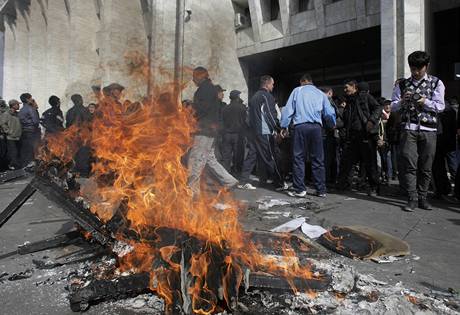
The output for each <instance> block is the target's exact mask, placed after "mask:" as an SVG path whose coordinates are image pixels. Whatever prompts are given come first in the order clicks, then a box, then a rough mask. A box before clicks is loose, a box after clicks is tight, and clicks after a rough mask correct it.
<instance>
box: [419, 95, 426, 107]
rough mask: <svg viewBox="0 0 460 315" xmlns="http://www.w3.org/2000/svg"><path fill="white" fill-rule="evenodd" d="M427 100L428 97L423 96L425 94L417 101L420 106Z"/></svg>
mask: <svg viewBox="0 0 460 315" xmlns="http://www.w3.org/2000/svg"><path fill="white" fill-rule="evenodd" d="M425 101H426V97H423V96H422V98H421V99H419V100H418V101H417V103H418V105H419V106H420V107H423V105H425Z"/></svg>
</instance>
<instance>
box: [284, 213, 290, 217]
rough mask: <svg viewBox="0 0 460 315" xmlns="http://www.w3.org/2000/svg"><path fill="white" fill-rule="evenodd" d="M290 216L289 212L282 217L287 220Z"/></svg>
mask: <svg viewBox="0 0 460 315" xmlns="http://www.w3.org/2000/svg"><path fill="white" fill-rule="evenodd" d="M290 216H291V213H290V212H285V213H283V217H285V218H289V217H290Z"/></svg>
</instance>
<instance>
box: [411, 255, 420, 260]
mask: <svg viewBox="0 0 460 315" xmlns="http://www.w3.org/2000/svg"><path fill="white" fill-rule="evenodd" d="M412 259H413V260H420V257H419V256H415V255H414V256H413V257H412Z"/></svg>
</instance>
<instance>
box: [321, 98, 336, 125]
mask: <svg viewBox="0 0 460 315" xmlns="http://www.w3.org/2000/svg"><path fill="white" fill-rule="evenodd" d="M322 116H323V120H324V122H325V123H326V127H328V128H334V127H335V123H336V116H335V110H334V107H332V105H331V102H330V101H329V99H328V98H327V96H326V94H323V112H322Z"/></svg>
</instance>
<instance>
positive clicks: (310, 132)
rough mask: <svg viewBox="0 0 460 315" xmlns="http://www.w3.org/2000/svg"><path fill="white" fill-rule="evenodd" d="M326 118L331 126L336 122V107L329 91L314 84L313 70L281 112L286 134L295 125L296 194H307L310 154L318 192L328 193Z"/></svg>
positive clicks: (303, 79)
mask: <svg viewBox="0 0 460 315" xmlns="http://www.w3.org/2000/svg"><path fill="white" fill-rule="evenodd" d="M323 121H324V123H325V124H326V126H327V127H330V128H332V127H334V126H335V111H334V108H333V107H332V106H331V103H330V102H329V99H328V98H327V96H326V94H324V93H323V92H322V91H321V90H319V89H318V88H316V87H315V86H314V85H313V80H312V78H311V76H310V75H309V74H304V75H303V76H302V78H301V79H300V86H299V87H297V88H295V89H294V91H292V93H291V96H290V97H289V100H288V102H287V104H286V106H285V107H284V108H283V110H282V113H281V128H283V131H282V135H283V136H284V137H285V136H287V128H288V127H289V125H290V124H291V122H292V124H293V125H294V138H293V188H294V191H292V192H289V195H290V196H293V197H305V196H306V195H307V188H306V186H305V181H304V179H305V160H306V155H307V154H309V155H310V158H311V167H312V175H313V181H314V185H315V188H316V195H317V196H319V197H323V198H324V197H326V171H325V168H324V150H323V138H322V134H321V131H322V126H323Z"/></svg>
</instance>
